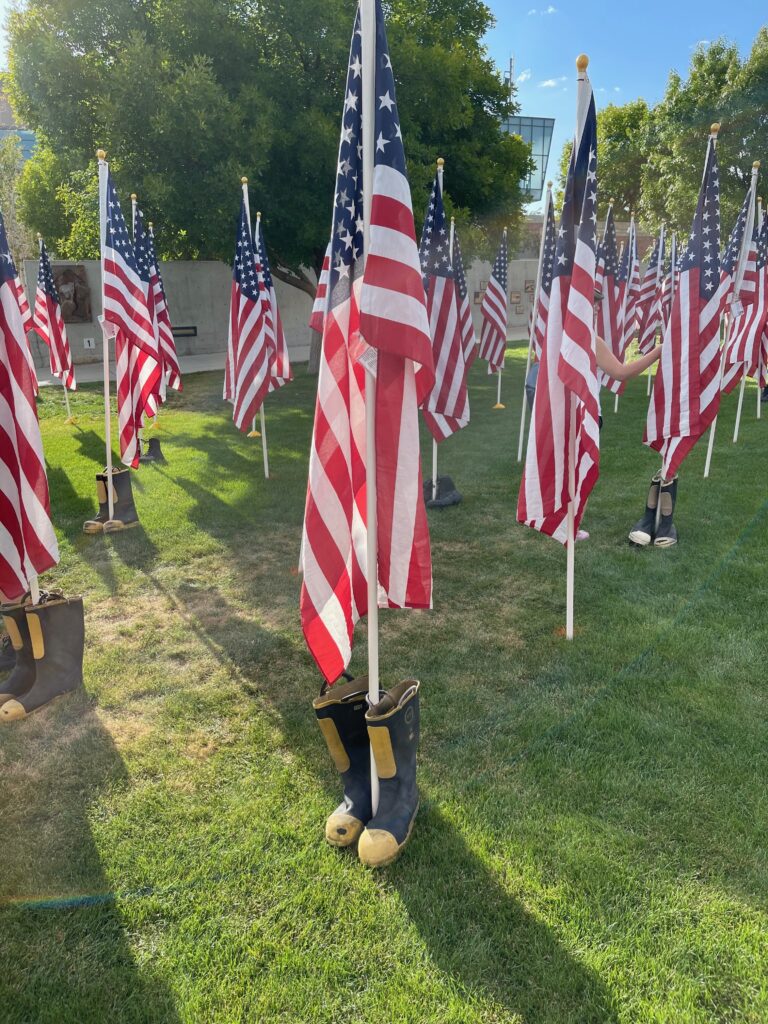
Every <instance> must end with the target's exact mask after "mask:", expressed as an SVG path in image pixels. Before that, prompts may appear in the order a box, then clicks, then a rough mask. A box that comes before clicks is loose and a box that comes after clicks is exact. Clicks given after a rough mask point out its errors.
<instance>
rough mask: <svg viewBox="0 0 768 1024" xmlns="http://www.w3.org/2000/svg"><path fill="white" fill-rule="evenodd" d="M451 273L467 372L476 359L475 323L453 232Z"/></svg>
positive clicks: (459, 253)
mask: <svg viewBox="0 0 768 1024" xmlns="http://www.w3.org/2000/svg"><path fill="white" fill-rule="evenodd" d="M453 273H454V277H455V278H456V290H457V291H458V299H459V325H460V327H461V343H462V346H463V348H464V365H465V366H466V368H467V373H469V368H470V367H471V366H472V363H474V361H475V359H477V351H478V346H477V335H476V334H475V325H474V323H473V322H472V307H471V306H470V304H469V288H468V287H467V275H466V272H465V270H464V257H463V256H462V254H461V243H460V242H459V233H458V231H456V230H455V229H454V232H453Z"/></svg>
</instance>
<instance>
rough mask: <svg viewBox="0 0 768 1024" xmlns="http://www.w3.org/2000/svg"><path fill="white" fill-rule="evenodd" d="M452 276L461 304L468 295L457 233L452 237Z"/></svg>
mask: <svg viewBox="0 0 768 1024" xmlns="http://www.w3.org/2000/svg"><path fill="white" fill-rule="evenodd" d="M453 274H454V277H455V278H456V288H457V289H458V292H459V299H460V300H461V302H463V301H464V299H466V298H467V296H468V294H469V289H468V288H467V275H466V272H465V270H464V257H463V256H462V255H461V244H460V243H459V235H458V233H456V234H454V236H453Z"/></svg>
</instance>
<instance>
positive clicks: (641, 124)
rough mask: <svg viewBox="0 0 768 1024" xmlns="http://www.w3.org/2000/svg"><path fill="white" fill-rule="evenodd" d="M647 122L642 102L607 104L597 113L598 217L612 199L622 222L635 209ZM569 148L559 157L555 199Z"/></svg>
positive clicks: (561, 187)
mask: <svg viewBox="0 0 768 1024" xmlns="http://www.w3.org/2000/svg"><path fill="white" fill-rule="evenodd" d="M650 123H651V112H650V111H649V109H648V104H647V103H646V102H645V100H643V99H639V100H632V102H630V103H625V104H623V105H622V106H617V105H615V104H613V103H610V104H609V105H608V106H607V107H604V108H603V110H600V111H598V114H597V168H598V183H599V190H598V212H599V215H600V217H601V218H602V217H604V216H605V215H606V213H607V212H608V204H609V202H610V201H611V199H613V200H614V201H615V213H616V216H617V218H618V219H620V220H624V219H625V218H626V217H627V216H628V213H629V211H631V210H635V211H636V210H637V209H638V206H639V202H640V194H641V189H642V175H643V166H644V164H645V162H646V159H647V158H646V153H647V149H646V140H647V137H648V133H649V131H650ZM571 145H572V144H571V143H570V142H568V143H566V145H565V146H564V147H563V151H562V153H561V155H560V179H559V191H558V196H562V193H563V191H564V190H565V178H566V174H567V172H568V163H569V161H570V159H571Z"/></svg>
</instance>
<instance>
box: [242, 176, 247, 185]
mask: <svg viewBox="0 0 768 1024" xmlns="http://www.w3.org/2000/svg"><path fill="white" fill-rule="evenodd" d="M240 184H241V185H247V184H248V179H247V178H245V177H243V178H241V179H240Z"/></svg>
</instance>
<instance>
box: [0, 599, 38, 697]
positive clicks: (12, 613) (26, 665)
mask: <svg viewBox="0 0 768 1024" xmlns="http://www.w3.org/2000/svg"><path fill="white" fill-rule="evenodd" d="M25 601H26V599H25ZM25 601H22V602H21V603H19V604H7V605H4V606H3V610H2V611H3V624H4V626H5V628H6V629H7V630H8V635H9V636H10V638H11V645H12V647H11V650H12V652H13V655H14V658H13V671H12V672H11V674H10V675H9V676H8V678H7V679H6V680H4V681H3V682H2V683H0V707H2V705H3V704H6V703H7V702H8V701H9V700H14V699H16V698H17V697H23V696H24V694H25V693H28V692H29V690H30V689H31V688H32V684H33V683H34V681H35V659H34V658H33V657H32V641H31V640H30V638H29V629H28V628H27V615H26V608H27V605H26V603H25Z"/></svg>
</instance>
